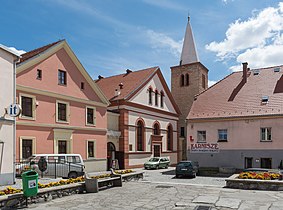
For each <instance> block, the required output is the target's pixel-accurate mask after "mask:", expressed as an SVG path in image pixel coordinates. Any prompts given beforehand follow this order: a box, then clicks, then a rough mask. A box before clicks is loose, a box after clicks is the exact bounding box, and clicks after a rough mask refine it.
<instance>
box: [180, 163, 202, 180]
mask: <svg viewBox="0 0 283 210" xmlns="http://www.w3.org/2000/svg"><path fill="white" fill-rule="evenodd" d="M198 172H199V164H198V162H196V161H180V162H179V163H178V164H177V165H176V169H175V174H176V177H177V178H179V177H181V176H190V177H196V175H197V174H198Z"/></svg>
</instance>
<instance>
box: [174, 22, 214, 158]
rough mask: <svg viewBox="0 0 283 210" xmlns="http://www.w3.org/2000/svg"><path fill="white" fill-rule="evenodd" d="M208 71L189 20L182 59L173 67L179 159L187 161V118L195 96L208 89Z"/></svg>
mask: <svg viewBox="0 0 283 210" xmlns="http://www.w3.org/2000/svg"><path fill="white" fill-rule="evenodd" d="M207 86H208V69H207V68H206V67H205V66H204V65H203V64H202V63H201V62H200V61H199V59H198V56H197V51H196V47H195V42H194V37H193V33H192V28H191V25H190V18H188V23H187V28H186V32H185V38H184V43H183V49H182V53H181V59H180V63H179V65H178V66H173V67H171V92H172V95H173V97H174V100H175V102H176V104H177V105H178V107H179V109H180V111H181V114H180V117H179V134H180V136H179V141H178V144H179V148H180V150H179V154H178V156H179V159H180V160H185V159H187V148H188V145H187V133H186V130H187V129H186V127H187V116H188V114H189V111H190V109H191V106H192V104H193V101H194V97H195V95H197V94H199V93H200V92H202V91H204V90H205V89H207Z"/></svg>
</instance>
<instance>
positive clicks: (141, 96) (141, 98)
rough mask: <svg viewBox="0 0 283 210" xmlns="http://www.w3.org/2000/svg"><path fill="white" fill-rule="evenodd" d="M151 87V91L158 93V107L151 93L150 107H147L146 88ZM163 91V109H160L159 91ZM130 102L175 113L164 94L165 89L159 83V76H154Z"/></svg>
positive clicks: (147, 95)
mask: <svg viewBox="0 0 283 210" xmlns="http://www.w3.org/2000/svg"><path fill="white" fill-rule="evenodd" d="M149 87H152V88H153V91H155V90H156V89H157V90H158V92H159V95H158V106H155V93H154V92H153V93H152V105H149V103H148V98H149V94H148V88H149ZM161 90H163V92H164V95H165V97H164V107H163V108H161V107H160V91H161ZM130 102H133V103H137V104H142V105H145V106H150V107H152V108H156V109H159V110H164V111H169V112H171V113H176V111H175V109H174V107H173V105H172V103H171V101H170V99H169V97H168V95H167V93H166V92H165V88H164V86H163V84H162V83H161V81H160V79H159V76H158V75H157V74H155V75H154V77H153V78H152V79H151V80H150V81H149V82H148V83H147V84H146V85H145V86H144V87H143V88H142V89H141V90H140V91H139V92H138V93H137V94H136V95H135V96H134V97H133V98H132V99H131V100H130Z"/></svg>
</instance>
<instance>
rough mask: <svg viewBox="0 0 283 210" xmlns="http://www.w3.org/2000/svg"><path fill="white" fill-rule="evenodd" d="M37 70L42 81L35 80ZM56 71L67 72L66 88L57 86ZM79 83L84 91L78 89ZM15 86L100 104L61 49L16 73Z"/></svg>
mask: <svg viewBox="0 0 283 210" xmlns="http://www.w3.org/2000/svg"><path fill="white" fill-rule="evenodd" d="M37 69H41V70H42V80H38V79H36V75H37ZM58 69H60V70H64V71H66V72H67V85H66V86H64V85H58ZM81 82H84V85H85V89H84V90H81V89H80V85H81ZM17 84H19V85H23V86H28V87H32V88H35V89H40V90H45V91H50V92H53V93H60V94H63V95H68V96H72V97H76V98H82V99H89V100H93V101H99V102H100V99H99V98H98V96H97V95H96V93H95V92H94V91H93V89H92V88H91V86H90V85H89V84H88V83H87V81H86V79H85V78H84V77H83V75H82V74H81V72H80V71H79V70H78V68H77V67H76V65H75V64H74V63H73V61H72V59H71V58H70V57H69V55H68V54H67V52H66V51H65V49H63V48H62V49H60V50H59V51H57V52H56V53H55V54H53V55H51V56H50V57H49V58H47V59H45V60H44V61H42V62H40V63H39V64H37V65H35V66H32V67H30V68H28V69H27V70H24V71H22V72H21V73H18V74H17Z"/></svg>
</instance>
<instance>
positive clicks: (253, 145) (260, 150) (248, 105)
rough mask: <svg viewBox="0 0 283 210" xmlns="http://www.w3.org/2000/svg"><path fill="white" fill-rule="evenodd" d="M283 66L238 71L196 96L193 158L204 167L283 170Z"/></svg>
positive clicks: (191, 143)
mask: <svg viewBox="0 0 283 210" xmlns="http://www.w3.org/2000/svg"><path fill="white" fill-rule="evenodd" d="M282 126H283V66H275V67H269V68H261V69H252V70H250V69H248V68H247V63H244V64H243V71H242V72H234V73H232V74H230V75H228V76H227V77H225V78H224V79H222V80H221V81H219V82H218V83H216V84H215V85H213V86H211V87H210V88H208V89H207V90H205V91H204V92H202V93H200V94H199V95H197V96H196V97H195V101H194V102H193V105H192V108H191V110H190V113H189V115H188V126H187V132H188V143H189V152H188V159H190V160H196V161H199V164H200V166H201V167H232V168H235V169H243V168H251V167H257V168H258V167H261V168H277V167H278V166H279V165H280V162H281V161H282V160H283V156H282V154H283V141H282V140H283V139H282V136H283V130H282Z"/></svg>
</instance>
